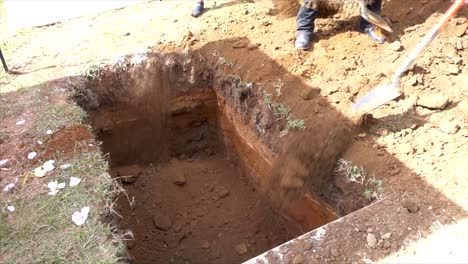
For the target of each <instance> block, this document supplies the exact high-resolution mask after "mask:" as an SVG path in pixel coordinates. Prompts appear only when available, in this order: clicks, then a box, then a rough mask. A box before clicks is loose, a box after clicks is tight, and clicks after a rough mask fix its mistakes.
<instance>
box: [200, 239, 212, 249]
mask: <svg viewBox="0 0 468 264" xmlns="http://www.w3.org/2000/svg"><path fill="white" fill-rule="evenodd" d="M200 247H201V248H204V249H207V248H210V242H208V241H206V240H203V241H202V242H201V246H200Z"/></svg>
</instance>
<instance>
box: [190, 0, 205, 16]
mask: <svg viewBox="0 0 468 264" xmlns="http://www.w3.org/2000/svg"><path fill="white" fill-rule="evenodd" d="M204 10H205V4H204V3H203V0H197V3H196V4H195V7H194V8H193V10H192V16H193V17H199V16H201V14H203V11H204Z"/></svg>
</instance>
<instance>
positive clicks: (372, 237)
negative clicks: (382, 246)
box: [366, 233, 377, 248]
mask: <svg viewBox="0 0 468 264" xmlns="http://www.w3.org/2000/svg"><path fill="white" fill-rule="evenodd" d="M366 240H367V245H368V246H369V247H371V248H374V247H375V246H376V245H377V238H376V237H375V235H374V234H372V233H369V234H367V238H366Z"/></svg>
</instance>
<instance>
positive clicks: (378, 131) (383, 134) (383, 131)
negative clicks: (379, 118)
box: [377, 127, 388, 137]
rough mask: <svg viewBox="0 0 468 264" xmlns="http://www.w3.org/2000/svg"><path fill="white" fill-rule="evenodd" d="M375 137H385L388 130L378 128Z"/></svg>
mask: <svg viewBox="0 0 468 264" xmlns="http://www.w3.org/2000/svg"><path fill="white" fill-rule="evenodd" d="M377 135H379V136H381V137H385V136H387V135H388V130H387V129H385V128H382V127H379V128H378V129H377Z"/></svg>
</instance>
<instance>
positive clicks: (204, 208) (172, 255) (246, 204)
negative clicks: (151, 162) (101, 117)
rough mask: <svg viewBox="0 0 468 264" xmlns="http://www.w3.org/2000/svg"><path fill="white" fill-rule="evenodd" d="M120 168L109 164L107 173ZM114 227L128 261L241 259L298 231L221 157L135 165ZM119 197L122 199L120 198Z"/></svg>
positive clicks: (292, 235) (183, 261)
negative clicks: (127, 233)
mask: <svg viewBox="0 0 468 264" xmlns="http://www.w3.org/2000/svg"><path fill="white" fill-rule="evenodd" d="M119 170H120V168H119V167H115V168H113V169H112V171H113V172H114V173H117V172H118V171H119ZM131 173H133V174H140V176H138V179H137V180H136V182H135V183H132V184H130V185H126V188H125V189H126V190H127V195H128V196H129V197H133V198H134V199H135V203H133V204H132V205H131V206H129V203H126V202H125V203H120V206H119V210H118V213H119V214H120V215H122V217H123V219H122V220H121V221H119V222H120V228H122V229H123V230H127V229H129V230H132V231H133V234H134V239H135V240H131V239H130V240H129V241H127V247H128V248H129V254H130V256H132V258H133V260H134V262H135V263H156V262H157V263H241V262H243V261H245V260H248V259H249V258H251V257H254V256H256V255H258V254H260V253H262V252H264V251H266V250H268V249H270V248H272V247H274V246H277V245H279V244H281V243H283V242H285V241H287V240H289V239H292V238H293V237H295V236H297V235H298V234H299V232H298V229H297V227H296V226H295V225H293V224H292V223H287V222H286V221H285V220H283V219H282V218H280V217H278V216H277V215H276V214H275V213H274V212H273V211H272V210H271V209H270V207H269V206H268V204H267V203H266V201H265V200H264V199H263V198H262V197H261V196H260V195H259V193H258V192H257V191H255V189H254V188H251V187H250V186H249V183H248V179H247V178H246V175H243V173H242V171H241V170H239V168H238V167H237V166H236V165H235V163H233V162H232V161H230V160H228V159H226V158H223V157H221V156H213V157H210V158H209V159H205V160H177V159H172V160H171V161H170V162H169V163H164V164H160V165H155V166H134V169H133V171H132V172H131ZM120 199H122V200H126V199H127V198H126V196H125V195H122V196H121V197H120Z"/></svg>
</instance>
